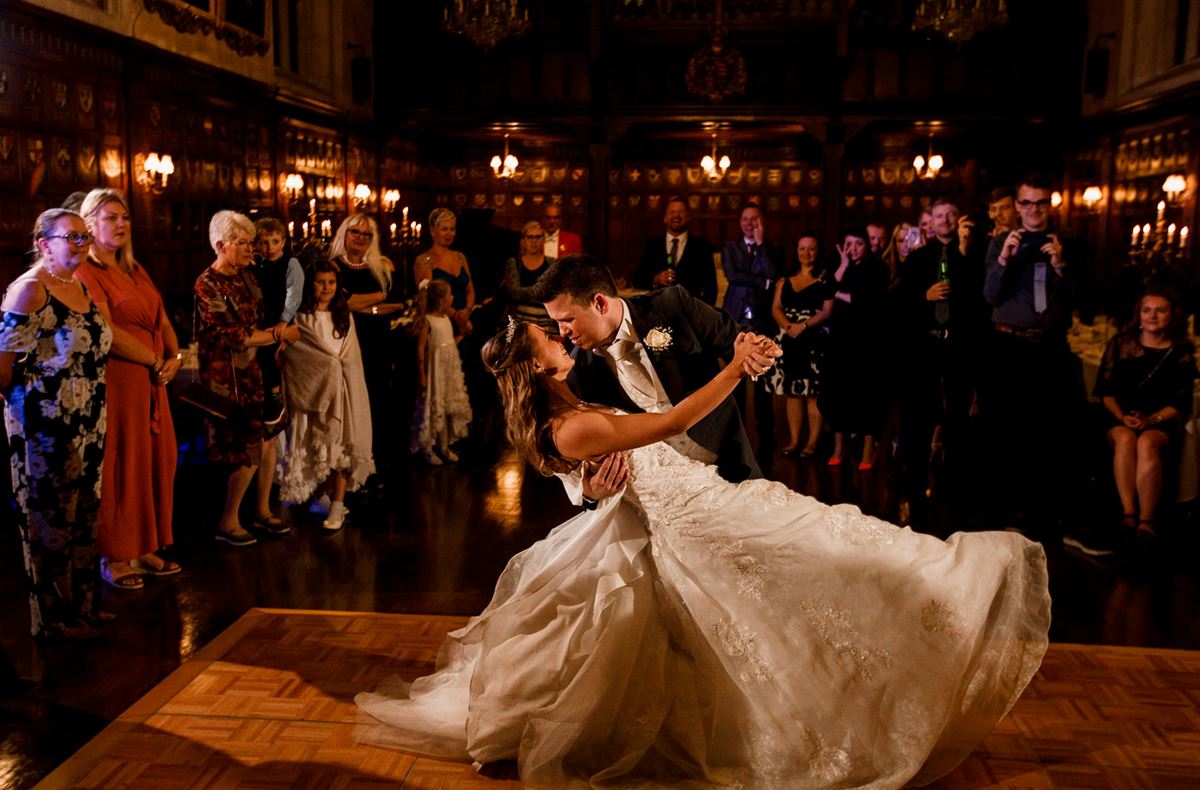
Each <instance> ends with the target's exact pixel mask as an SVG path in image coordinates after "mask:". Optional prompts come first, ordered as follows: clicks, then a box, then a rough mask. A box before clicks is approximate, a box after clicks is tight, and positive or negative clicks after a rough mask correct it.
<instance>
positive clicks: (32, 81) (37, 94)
mask: <svg viewBox="0 0 1200 790" xmlns="http://www.w3.org/2000/svg"><path fill="white" fill-rule="evenodd" d="M41 97H42V82H41V80H39V79H38V78H37V77H26V78H25V102H26V103H27V104H37V103H38V100H39V99H41Z"/></svg>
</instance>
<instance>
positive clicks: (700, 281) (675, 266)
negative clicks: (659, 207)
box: [633, 197, 717, 304]
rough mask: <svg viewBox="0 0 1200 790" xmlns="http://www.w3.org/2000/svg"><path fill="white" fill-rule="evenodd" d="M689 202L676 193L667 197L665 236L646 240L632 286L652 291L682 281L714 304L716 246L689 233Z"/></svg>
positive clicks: (688, 287) (664, 221)
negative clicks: (714, 254)
mask: <svg viewBox="0 0 1200 790" xmlns="http://www.w3.org/2000/svg"><path fill="white" fill-rule="evenodd" d="M690 219H691V217H690V216H689V215H688V210H687V203H685V202H684V200H683V198H680V197H673V198H671V199H669V200H668V201H667V211H666V214H664V216H663V224H664V225H666V226H667V233H666V237H665V238H664V237H663V236H653V237H651V238H649V239H647V240H646V248H645V249H644V250H643V251H642V257H641V260H640V261H639V262H638V267H637V270H636V271H635V272H634V273H633V287H634V288H641V289H643V290H646V291H649V290H651V289H653V288H665V287H667V286H669V285H682V286H683V287H684V288H686V289H687V290H688V292H689V293H690V294H691V295H692V296H694V297H696V298H697V299H699V300H701V301H703V302H707V303H708V304H715V303H716V301H717V270H716V268H715V266H714V265H713V246H712V244H711V243H710V242H709V241H708V240H707V239H704V238H701V237H700V236H696V235H694V234H691V233H688V221H689V220H690Z"/></svg>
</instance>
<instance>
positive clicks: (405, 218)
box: [400, 206, 408, 227]
mask: <svg viewBox="0 0 1200 790" xmlns="http://www.w3.org/2000/svg"><path fill="white" fill-rule="evenodd" d="M400 224H401V225H404V226H406V227H407V226H408V206H405V207H404V211H403V212H401V217H400Z"/></svg>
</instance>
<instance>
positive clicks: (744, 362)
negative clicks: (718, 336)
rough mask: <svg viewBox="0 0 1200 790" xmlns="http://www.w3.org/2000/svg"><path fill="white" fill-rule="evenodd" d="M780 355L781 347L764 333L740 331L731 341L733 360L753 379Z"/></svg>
mask: <svg viewBox="0 0 1200 790" xmlns="http://www.w3.org/2000/svg"><path fill="white" fill-rule="evenodd" d="M781 356H783V349H781V348H780V347H779V346H778V345H776V344H775V341H774V340H772V339H771V338H769V337H765V336H764V335H759V334H755V333H754V332H742V333H741V334H739V335H738V336H737V338H736V339H735V340H734V341H733V361H734V362H736V363H738V367H740V368H741V369H742V373H744V374H745V375H747V376H749V377H751V378H754V379H756V378H758V377H759V376H761V375H762V374H764V373H766V372H767V371H768V370H770V369H771V366H772V365H774V364H775V362H776V360H778V359H779V358H780V357H781Z"/></svg>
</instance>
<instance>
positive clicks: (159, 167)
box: [137, 151, 175, 190]
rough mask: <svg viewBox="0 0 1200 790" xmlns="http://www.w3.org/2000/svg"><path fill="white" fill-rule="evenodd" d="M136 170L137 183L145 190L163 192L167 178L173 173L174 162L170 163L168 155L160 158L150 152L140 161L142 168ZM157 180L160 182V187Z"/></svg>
mask: <svg viewBox="0 0 1200 790" xmlns="http://www.w3.org/2000/svg"><path fill="white" fill-rule="evenodd" d="M137 170H138V183H139V184H141V185H142V186H143V187H145V188H147V189H158V190H163V189H166V188H167V178H169V177H170V176H171V174H172V173H174V172H175V162H174V161H172V159H171V155H170V154H163V155H162V156H161V157H160V156H159V155H158V154H157V153H155V152H154V151H151V152H150V153H148V154H146V157H145V159H143V160H142V166H141V167H140V168H137ZM159 179H161V180H162V183H161V185H160V184H159Z"/></svg>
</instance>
